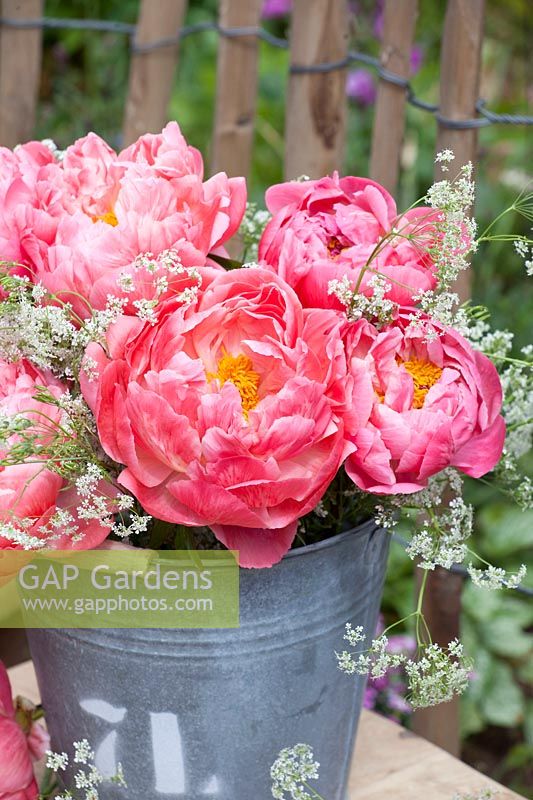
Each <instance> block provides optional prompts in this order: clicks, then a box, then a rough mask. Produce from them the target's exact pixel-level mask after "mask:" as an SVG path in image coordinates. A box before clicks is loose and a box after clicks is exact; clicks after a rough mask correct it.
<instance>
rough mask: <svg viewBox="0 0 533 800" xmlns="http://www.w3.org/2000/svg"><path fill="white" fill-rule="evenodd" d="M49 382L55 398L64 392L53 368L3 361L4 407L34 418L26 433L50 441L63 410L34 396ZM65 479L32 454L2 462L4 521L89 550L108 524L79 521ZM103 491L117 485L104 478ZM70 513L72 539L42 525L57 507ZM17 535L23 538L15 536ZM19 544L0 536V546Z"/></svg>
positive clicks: (0, 510)
mask: <svg viewBox="0 0 533 800" xmlns="http://www.w3.org/2000/svg"><path fill="white" fill-rule="evenodd" d="M39 386H41V387H46V388H47V389H48V391H49V392H50V393H51V394H52V395H53V396H54V397H56V398H57V397H60V396H61V394H63V392H64V391H66V387H64V386H62V385H61V384H60V383H59V382H58V381H57V380H56V379H55V378H54V377H53V376H52V375H51V374H50V373H47V372H44V371H40V370H38V369H36V368H35V367H34V366H33V365H32V364H30V363H29V362H28V361H19V362H17V363H14V364H8V363H6V362H5V361H0V412H1V413H2V415H5V416H8V417H9V416H14V415H20V416H22V417H25V418H27V419H29V420H31V422H32V423H33V425H32V428H31V430H26V431H25V433H26V434H28V433H30V432H33V433H34V434H35V435H36V437H37V442H38V444H40V445H45V444H46V442H47V441H50V438H51V436H52V435H53V433H54V426H55V425H57V424H60V423H61V411H60V409H59V408H58V407H57V406H54V405H51V404H50V403H42V402H40V401H38V400H35V399H34V395H35V394H36V388H37V387H39ZM16 436H17V435H16V434H14V435H13V437H11V439H10V441H9V442H7V444H6V445H4V448H3V449H0V458H5V457H6V455H7V453H8V452H9V449H10V447H11V446H13V444H15V443H16V441H14V440H15V439H16ZM65 486H66V484H65V481H64V480H63V478H61V477H60V476H59V475H58V474H57V473H56V472H52V471H51V470H50V469H47V467H46V462H45V461H43V462H39V461H37V460H36V458H35V457H32V458H31V459H30V460H29V461H28V463H22V464H12V465H9V466H5V467H2V466H0V523H3V524H4V525H6V526H12V528H13V529H14V530H15V531H17V532H18V533H19V534H20V539H21V540H22V537H23V536H24V535H25V536H29V537H32V538H35V539H39V540H41V541H43V539H44V540H46V544H47V546H48V547H50V548H53V549H68V550H82V549H83V550H85V549H89V548H92V547H95V546H96V545H98V544H100V542H102V541H103V540H104V539H105V538H106V537H107V535H108V533H109V526H107V525H106V526H103V525H102V524H101V522H100V520H93V519H91V520H80V519H78V516H77V514H76V506H78V505H79V502H80V501H79V498H78V497H77V495H76V492H75V490H74V489H73V488H69V489H67V488H65ZM99 489H100V491H101V492H102V493H104V494H106V495H108V496H111V494H112V493H113V490H112V488H111V487H109V486H107V485H105V484H104V483H103V482H102V484H101V485H100V487H99ZM58 508H59V509H62V510H64V511H65V512H67V511H68V512H69V513H70V514H71V515H72V517H73V519H72V523H71V524H72V525H76V526H77V528H78V531H77V533H79V534H80V536H79V539H78V538H77V537H76V538H73V537H72V535H70V534H69V532H68V530H67V529H66V527H65V526H64V527H60V528H58V529H55V530H54V538H53V539H48V538H47V534H46V533H43V531H42V530H41V529H42V528H43V527H46V526H47V525H48V524H49V523H50V520H51V518H52V516H53V515H54V514H55V513H56V511H57V509H58ZM17 538H19V537H17ZM19 547H21V544H19V542H18V541H15V540H13V539H11V538H8V537H7V536H1V535H0V549H4V548H14V549H17V548H19Z"/></svg>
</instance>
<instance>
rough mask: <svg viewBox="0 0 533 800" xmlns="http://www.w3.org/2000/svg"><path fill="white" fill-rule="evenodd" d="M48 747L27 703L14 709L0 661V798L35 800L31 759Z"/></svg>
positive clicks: (47, 741) (7, 799)
mask: <svg viewBox="0 0 533 800" xmlns="http://www.w3.org/2000/svg"><path fill="white" fill-rule="evenodd" d="M49 746H50V740H49V737H48V734H47V733H46V731H45V730H44V728H43V727H42V726H41V725H39V724H38V723H36V722H33V721H32V710H31V708H30V707H29V706H28V704H27V703H25V702H24V703H21V704H20V705H19V706H18V708H15V705H14V704H13V700H12V698H11V684H10V682H9V677H8V674H7V670H6V668H5V666H4V664H3V663H2V662H1V661H0V800H36V798H37V797H38V795H39V789H38V786H37V782H36V780H35V777H34V773H33V766H32V761H38V760H39V759H40V758H42V757H43V756H44V754H45V751H46V750H47V749H48V748H49Z"/></svg>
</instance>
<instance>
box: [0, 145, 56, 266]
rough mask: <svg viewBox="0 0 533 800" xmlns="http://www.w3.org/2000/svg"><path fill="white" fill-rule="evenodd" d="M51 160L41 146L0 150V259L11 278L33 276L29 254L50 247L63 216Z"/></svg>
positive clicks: (44, 147)
mask: <svg viewBox="0 0 533 800" xmlns="http://www.w3.org/2000/svg"><path fill="white" fill-rule="evenodd" d="M54 167H55V164H54V157H53V155H52V153H51V151H50V150H49V148H48V147H46V146H45V145H43V144H41V142H28V144H25V145H20V146H19V147H16V148H15V150H14V151H11V150H8V149H7V148H5V147H2V148H0V259H1V260H3V261H12V262H15V263H16V264H17V265H18V266H16V267H14V268H13V269H12V270H11V272H12V273H13V274H20V275H28V276H30V277H31V274H32V263H33V262H32V252H34V251H39V249H40V248H41V249H42V248H43V247H46V246H48V245H50V244H51V243H52V242H53V240H54V236H55V231H56V227H57V221H58V217H59V215H60V214H61V213H63V207H62V205H61V202H60V197H59V194H58V190H57V186H56V185H55V184H54V180H53V175H54Z"/></svg>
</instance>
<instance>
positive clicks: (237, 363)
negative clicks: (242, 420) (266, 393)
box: [207, 353, 259, 416]
mask: <svg viewBox="0 0 533 800" xmlns="http://www.w3.org/2000/svg"><path fill="white" fill-rule="evenodd" d="M207 378H208V380H214V379H217V380H218V381H219V382H220V385H221V386H223V385H224V384H225V383H226V381H230V382H231V383H232V384H233V385H234V386H235V387H236V388H237V390H238V392H239V394H240V396H241V402H242V410H243V412H244V415H245V416H247V415H248V412H249V411H251V410H252V408H255V407H256V405H257V404H258V402H259V395H258V394H257V389H258V386H259V375H258V374H257V372H255V371H254V368H253V364H252V359H251V358H248V356H245V355H242V354H241V355H239V356H232V355H230V354H229V353H226V354H225V355H223V356H222V358H221V359H220V361H219V362H218V372H208V373H207Z"/></svg>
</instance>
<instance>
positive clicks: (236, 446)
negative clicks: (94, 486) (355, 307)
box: [81, 269, 373, 567]
mask: <svg viewBox="0 0 533 800" xmlns="http://www.w3.org/2000/svg"><path fill="white" fill-rule="evenodd" d="M345 324H346V323H345V322H344V321H343V318H342V315H340V314H338V313H337V312H334V311H330V310H324V309H312V310H304V309H302V306H301V304H300V302H299V301H298V298H297V297H296V295H295V294H294V292H293V291H292V289H291V288H290V287H289V286H288V285H287V284H286V283H285V282H284V281H283V280H281V279H280V278H278V277H277V276H275V275H274V274H273V273H271V272H270V271H266V270H261V269H253V270H252V269H241V270H235V271H233V272H229V273H225V272H223V273H220V275H219V276H217V277H216V278H215V279H214V280H213V281H212V283H211V284H210V286H209V287H208V288H207V289H206V290H205V291H203V292H202V294H201V297H200V299H199V302H198V303H197V305H196V306H194V307H188V308H185V307H183V306H180V305H179V304H176V303H174V302H171V301H170V302H168V303H167V304H166V305H165V306H164V307H163V308H162V309H161V311H160V314H159V318H158V321H157V323H156V324H155V325H150V324H143V323H142V322H141V321H140V320H139V319H135V318H133V317H125V316H123V317H121V318H120V319H119V320H118V321H117V322H116V323H115V324H114V325H113V326H112V327H111V328H110V330H109V331H108V334H107V352H105V351H104V349H103V348H102V347H101V346H100V345H97V344H91V345H89V347H88V348H87V355H88V356H89V357H90V358H91V359H94V361H95V362H96V363H97V365H98V367H97V369H98V377H97V379H93V380H90V379H89V378H88V377H87V376H84V374H83V372H82V376H81V385H82V390H83V393H84V395H85V398H86V400H87V402H88V403H89V405H90V406H91V408H92V409H93V411H94V414H95V417H96V421H97V426H98V433H99V436H100V441H101V443H102V446H103V447H104V449H105V451H106V452H107V453H108V455H110V456H111V458H113V459H115V460H116V461H118V462H119V463H121V464H124V465H125V469H124V470H123V472H122V473H121V475H120V477H119V482H120V483H121V484H122V485H123V486H125V487H126V488H127V489H128V490H130V491H131V492H132V493H133V494H134V495H135V496H136V497H137V498H138V500H139V501H140V503H141V504H142V506H143V507H144V508H145V510H146V511H147V512H148V513H149V514H152V515H154V516H156V517H158V518H159V519H163V520H167V521H169V522H174V523H180V524H184V525H192V526H194V525H209V526H210V527H211V528H212V529H213V531H214V532H215V534H216V535H217V536H218V538H219V539H220V540H221V541H222V542H223V543H224V544H226V545H227V546H228V547H229V548H230V549H236V550H239V551H240V556H239V562H240V564H241V565H242V566H245V567H264V566H270V565H272V564H273V563H275V562H276V561H279V560H280V558H281V557H282V556H283V555H284V553H285V552H286V551H287V550H288V549H289V547H290V544H291V542H292V539H293V537H294V535H295V532H296V527H297V521H298V518H299V517H301V516H303V515H304V514H306V513H307V512H308V511H310V510H311V509H312V508H313V507H314V506H315V505H316V504H317V502H318V501H319V499H320V498H321V496H322V495H323V493H324V491H325V490H326V488H327V486H328V485H329V483H330V482H331V480H332V479H333V477H334V475H335V474H336V472H337V470H338V469H339V467H340V465H341V464H342V462H343V460H344V458H345V456H346V455H347V454H348V453H350V452H351V451H352V450H353V445H351V444H349V443H347V442H346V440H345V436H344V424H345V423H344V420H345V419H350V425H352V424H354V423H353V422H352V418H353V417H354V416H355V415H356V414H357V413H358V412H357V409H358V407H359V404H360V400H359V394H358V387H357V386H356V383H355V381H354V379H353V378H352V376H351V375H348V374H347V361H346V355H345V352H344V348H343V344H342V339H341V333H342V330H343V329H344V326H345ZM367 393H368V394H369V395H370V397H372V396H373V392H372V389H371V387H370V388H368V389H367ZM371 404H372V399H370V400H369V401H368V406H369V408H370V406H371Z"/></svg>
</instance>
